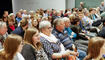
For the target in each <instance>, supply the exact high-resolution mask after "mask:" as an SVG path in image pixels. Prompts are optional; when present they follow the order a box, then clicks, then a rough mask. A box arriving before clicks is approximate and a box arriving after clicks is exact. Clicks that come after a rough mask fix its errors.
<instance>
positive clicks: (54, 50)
mask: <svg viewBox="0 0 105 60" xmlns="http://www.w3.org/2000/svg"><path fill="white" fill-rule="evenodd" d="M39 30H40V31H41V33H40V35H41V38H40V39H41V42H42V43H43V47H44V50H45V52H46V53H47V55H48V57H49V60H53V59H62V58H64V59H66V57H68V56H69V55H70V54H74V55H75V56H76V55H78V52H74V51H70V50H65V48H64V46H63V44H62V43H61V42H60V40H58V39H57V38H56V37H55V36H54V35H53V34H51V32H52V28H51V23H50V22H49V21H41V22H40V23H39ZM67 60H69V59H67Z"/></svg>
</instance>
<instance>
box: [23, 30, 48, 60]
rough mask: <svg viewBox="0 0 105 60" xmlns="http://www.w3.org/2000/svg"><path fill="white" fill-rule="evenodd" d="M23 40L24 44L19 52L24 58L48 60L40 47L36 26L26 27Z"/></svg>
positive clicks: (28, 59)
mask: <svg viewBox="0 0 105 60" xmlns="http://www.w3.org/2000/svg"><path fill="white" fill-rule="evenodd" d="M24 41H25V45H24V46H23V49H22V52H21V53H22V55H23V57H24V58H25V60H48V58H47V55H46V54H45V52H44V50H43V48H42V44H41V42H40V36H39V32H38V30H37V29H36V28H28V29H27V30H26V32H25V35H24Z"/></svg>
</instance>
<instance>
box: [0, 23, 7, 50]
mask: <svg viewBox="0 0 105 60" xmlns="http://www.w3.org/2000/svg"><path fill="white" fill-rule="evenodd" d="M6 32H7V25H6V23H5V22H0V49H2V48H3V43H4V40H5V39H6V37H7V36H4V35H5V34H6Z"/></svg>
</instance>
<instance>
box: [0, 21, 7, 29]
mask: <svg viewBox="0 0 105 60" xmlns="http://www.w3.org/2000/svg"><path fill="white" fill-rule="evenodd" d="M4 25H6V23H5V22H3V21H0V29H1V28H2V27H4Z"/></svg>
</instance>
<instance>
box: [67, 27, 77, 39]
mask: <svg viewBox="0 0 105 60" xmlns="http://www.w3.org/2000/svg"><path fill="white" fill-rule="evenodd" d="M65 30H66V31H67V33H68V35H69V36H71V33H72V32H73V31H72V30H71V29H70V27H68V28H65ZM76 37H77V34H76V33H74V34H73V38H76Z"/></svg>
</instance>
